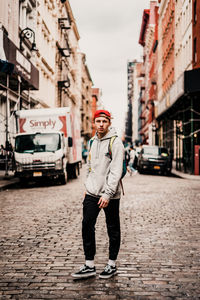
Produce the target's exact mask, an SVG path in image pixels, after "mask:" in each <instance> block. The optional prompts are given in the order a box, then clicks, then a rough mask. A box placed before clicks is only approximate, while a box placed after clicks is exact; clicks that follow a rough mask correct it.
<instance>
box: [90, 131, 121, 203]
mask: <svg viewBox="0 0 200 300" xmlns="http://www.w3.org/2000/svg"><path fill="white" fill-rule="evenodd" d="M116 135H117V133H116V131H115V129H114V128H110V130H109V131H108V133H107V134H106V135H105V136H104V137H103V138H101V139H99V138H98V136H97V134H95V136H94V141H93V143H92V146H91V149H90V155H91V159H88V160H87V178H86V182H85V187H86V193H87V194H89V195H92V196H94V197H98V196H103V197H104V198H105V199H107V200H110V199H119V198H120V195H121V187H120V182H119V181H120V179H121V175H122V170H123V158H124V146H123V144H122V141H121V139H120V138H119V137H116V138H115V140H114V142H113V145H112V159H111V158H110V156H109V154H108V151H109V143H110V138H111V137H112V136H116Z"/></svg>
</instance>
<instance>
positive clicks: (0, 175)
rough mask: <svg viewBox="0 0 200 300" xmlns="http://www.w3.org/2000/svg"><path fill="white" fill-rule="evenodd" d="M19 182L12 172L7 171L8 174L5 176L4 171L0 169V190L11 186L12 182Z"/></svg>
mask: <svg viewBox="0 0 200 300" xmlns="http://www.w3.org/2000/svg"><path fill="white" fill-rule="evenodd" d="M17 182H19V179H18V178H15V177H14V172H12V171H9V172H8V176H6V177H5V171H4V170H0V191H3V190H5V189H7V188H8V187H11V186H12V185H13V184H15V183H17Z"/></svg>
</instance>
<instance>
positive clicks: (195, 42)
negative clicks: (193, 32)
mask: <svg viewBox="0 0 200 300" xmlns="http://www.w3.org/2000/svg"><path fill="white" fill-rule="evenodd" d="M193 49H194V50H193V62H194V63H196V62H197V39H196V38H194V44H193Z"/></svg>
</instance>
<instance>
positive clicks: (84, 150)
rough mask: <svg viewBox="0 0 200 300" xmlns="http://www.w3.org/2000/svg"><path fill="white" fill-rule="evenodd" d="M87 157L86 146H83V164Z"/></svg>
mask: <svg viewBox="0 0 200 300" xmlns="http://www.w3.org/2000/svg"><path fill="white" fill-rule="evenodd" d="M87 156H88V150H87V148H86V146H84V147H83V150H82V158H83V160H84V163H85V164H86V161H87Z"/></svg>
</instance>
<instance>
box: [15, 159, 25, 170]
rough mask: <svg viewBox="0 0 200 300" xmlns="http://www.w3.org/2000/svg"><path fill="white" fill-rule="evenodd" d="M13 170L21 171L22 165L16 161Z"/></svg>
mask: <svg viewBox="0 0 200 300" xmlns="http://www.w3.org/2000/svg"><path fill="white" fill-rule="evenodd" d="M15 170H16V172H22V171H23V168H22V164H20V163H19V162H18V161H16V162H15Z"/></svg>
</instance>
